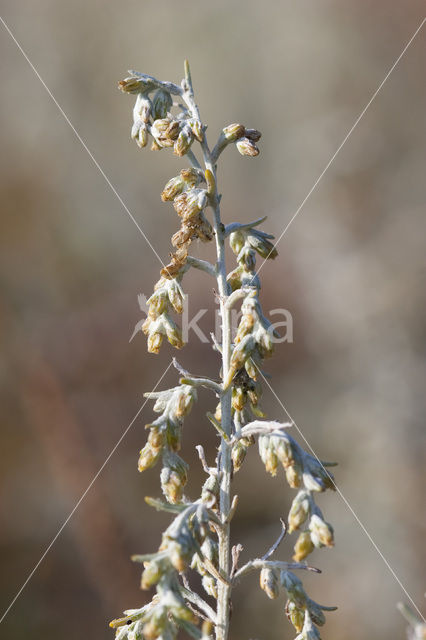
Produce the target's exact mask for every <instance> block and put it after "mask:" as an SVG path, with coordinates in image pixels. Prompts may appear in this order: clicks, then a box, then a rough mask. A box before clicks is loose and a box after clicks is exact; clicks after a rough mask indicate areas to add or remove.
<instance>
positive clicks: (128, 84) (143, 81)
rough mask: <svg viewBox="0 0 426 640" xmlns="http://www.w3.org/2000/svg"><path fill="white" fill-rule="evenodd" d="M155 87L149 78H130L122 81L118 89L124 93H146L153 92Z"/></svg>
mask: <svg viewBox="0 0 426 640" xmlns="http://www.w3.org/2000/svg"><path fill="white" fill-rule="evenodd" d="M153 87H154V85H153V83H152V81H151V80H149V79H148V78H139V77H137V76H129V77H128V78H125V79H124V80H120V82H119V83H118V88H119V89H120V91H122V92H123V93H146V92H147V91H151V89H153Z"/></svg>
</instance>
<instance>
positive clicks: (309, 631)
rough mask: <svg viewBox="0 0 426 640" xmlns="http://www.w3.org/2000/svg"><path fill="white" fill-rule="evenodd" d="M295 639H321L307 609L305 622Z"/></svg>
mask: <svg viewBox="0 0 426 640" xmlns="http://www.w3.org/2000/svg"><path fill="white" fill-rule="evenodd" d="M295 640H321V636H320V634H319V631H318V629H317V628H316V627H315V626H314V625H313V624H312V620H311V617H310V615H309V611H305V622H304V624H303V629H302V633H301V634H299V635H298V636H297V637H296V639H295Z"/></svg>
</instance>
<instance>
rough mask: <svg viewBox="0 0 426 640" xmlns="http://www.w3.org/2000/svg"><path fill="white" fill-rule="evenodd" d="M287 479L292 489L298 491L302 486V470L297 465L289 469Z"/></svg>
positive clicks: (287, 469)
mask: <svg viewBox="0 0 426 640" xmlns="http://www.w3.org/2000/svg"><path fill="white" fill-rule="evenodd" d="M285 477H286V480H287V482H288V484H289V486H290V487H291V488H292V489H298V488H299V487H300V485H301V484H302V469H301V466H300V465H299V464H297V463H295V464H294V465H292V466H290V467H287V468H286V470H285Z"/></svg>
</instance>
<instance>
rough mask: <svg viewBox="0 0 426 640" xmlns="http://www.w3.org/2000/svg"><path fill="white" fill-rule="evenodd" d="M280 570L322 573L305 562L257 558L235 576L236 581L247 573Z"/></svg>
mask: <svg viewBox="0 0 426 640" xmlns="http://www.w3.org/2000/svg"><path fill="white" fill-rule="evenodd" d="M265 568H270V569H280V570H281V571H293V570H295V569H305V570H306V571H313V572H314V573H321V570H320V569H317V568H316V567H311V566H310V565H308V564H304V563H303V562H281V561H279V560H262V558H256V559H255V560H250V562H247V564H245V565H244V566H243V567H241V569H239V570H238V571H237V573H236V574H235V576H234V581H236V580H238V579H239V578H242V576H245V575H246V574H247V573H250V572H251V571H256V570H257V569H265Z"/></svg>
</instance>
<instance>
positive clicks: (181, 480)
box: [160, 452, 188, 504]
mask: <svg viewBox="0 0 426 640" xmlns="http://www.w3.org/2000/svg"><path fill="white" fill-rule="evenodd" d="M187 470H188V465H187V464H186V462H184V461H183V460H182V458H180V457H179V456H178V455H177V454H176V453H172V452H167V455H165V457H164V467H163V468H162V470H161V474H160V480H161V489H162V491H163V493H164V495H165V497H166V498H167V500H168V502H171V503H172V504H176V503H177V502H180V501H181V500H182V496H183V489H184V486H185V485H186V482H187V480H188V473H187Z"/></svg>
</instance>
